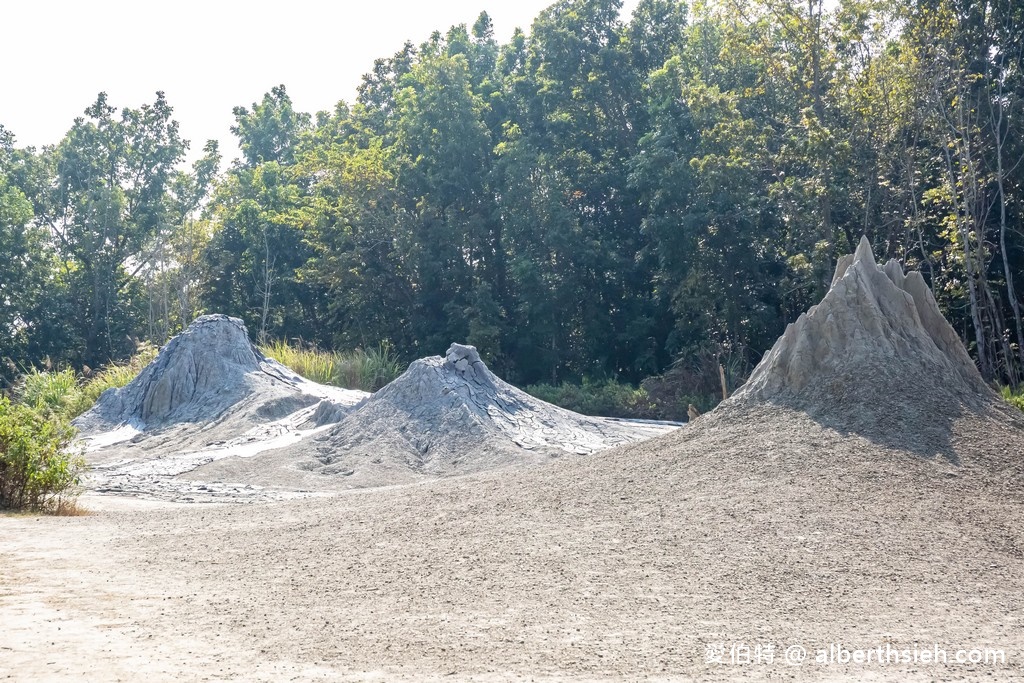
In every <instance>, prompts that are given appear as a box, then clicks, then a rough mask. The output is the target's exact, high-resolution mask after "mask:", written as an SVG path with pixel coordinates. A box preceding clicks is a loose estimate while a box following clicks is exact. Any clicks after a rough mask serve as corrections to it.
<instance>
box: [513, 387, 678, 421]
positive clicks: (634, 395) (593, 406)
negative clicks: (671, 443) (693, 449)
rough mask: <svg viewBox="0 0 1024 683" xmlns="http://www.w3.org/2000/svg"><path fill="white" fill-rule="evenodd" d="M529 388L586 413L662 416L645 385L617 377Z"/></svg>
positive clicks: (606, 415)
mask: <svg viewBox="0 0 1024 683" xmlns="http://www.w3.org/2000/svg"><path fill="white" fill-rule="evenodd" d="M526 391H527V393H529V394H531V395H533V396H535V397H537V398H539V399H540V400H542V401H547V402H548V403H553V404H554V405H556V406H560V407H562V408H566V409H568V410H573V411H575V412H577V413H582V414H584V415H601V416H604V417H626V418H637V419H648V420H653V419H662V417H663V416H662V413H661V411H660V410H659V408H658V406H657V405H656V404H655V403H654V401H652V400H651V397H650V396H648V395H647V392H646V391H645V390H644V389H638V388H636V387H633V386H630V385H629V384H621V383H619V382H617V381H615V380H608V381H604V382H593V381H590V380H584V381H583V384H569V383H567V382H563V383H562V384H559V385H551V384H533V385H530V386H528V387H526Z"/></svg>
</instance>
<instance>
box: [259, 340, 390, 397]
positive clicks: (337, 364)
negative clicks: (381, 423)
mask: <svg viewBox="0 0 1024 683" xmlns="http://www.w3.org/2000/svg"><path fill="white" fill-rule="evenodd" d="M260 351H262V352H263V354H264V355H265V356H268V357H270V358H273V359H274V360H276V361H277V362H278V363H281V364H282V365H285V366H287V367H289V368H291V369H292V370H294V371H295V372H297V373H298V374H300V375H302V376H303V377H305V378H306V379H308V380H311V381H313V382H317V383H318V384H331V385H334V386H338V387H343V388H345V389H360V390H362V391H377V390H378V389H380V388H381V387H383V386H384V385H385V384H387V383H388V382H390V381H391V380H393V379H395V378H396V377H398V376H399V375H400V374H402V370H403V367H402V362H401V361H400V360H399V359H398V356H397V355H395V352H394V350H393V349H392V348H391V345H390V344H388V343H387V342H382V343H381V344H379V345H378V346H377V348H376V349H370V350H369V351H363V350H362V349H356V350H355V351H349V352H339V351H322V350H320V349H317V348H307V347H303V346H301V345H293V344H289V343H288V342H286V341H280V340H279V341H274V342H270V343H268V344H264V345H263V346H261V347H260Z"/></svg>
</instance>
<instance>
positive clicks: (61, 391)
mask: <svg viewBox="0 0 1024 683" xmlns="http://www.w3.org/2000/svg"><path fill="white" fill-rule="evenodd" d="M156 354H157V349H156V347H153V346H150V345H142V346H140V347H139V349H138V351H137V352H136V353H135V355H133V356H132V357H131V358H130V359H129V360H128V361H126V362H124V363H111V364H109V365H107V366H106V367H105V368H103V369H102V370H100V371H98V372H93V371H90V372H89V374H90V376H88V377H82V376H80V375H79V374H78V373H76V372H75V371H74V370H73V369H72V368H63V369H59V370H39V369H37V368H33V369H32V370H30V371H29V372H27V373H25V375H24V376H23V377H22V378H21V381H20V382H19V384H18V386H17V387H16V388H15V392H14V393H15V399H16V400H17V402H18V403H19V404H21V405H24V406H27V407H29V408H31V409H33V410H35V411H37V412H39V413H40V414H43V415H46V416H49V417H52V418H54V419H57V420H65V421H70V420H73V419H74V418H76V417H78V416H79V415H81V414H82V413H84V412H85V411H87V410H89V408H91V407H92V406H93V405H94V404H95V403H96V401H97V400H98V399H99V397H100V395H101V394H102V393H103V392H104V391H106V390H107V389H119V388H121V387H123V386H125V385H126V384H128V383H129V382H131V381H132V380H133V379H135V378H136V377H137V376H138V374H139V373H140V372H142V369H143V368H145V367H146V365H148V364H149V362H150V361H152V360H153V359H154V358H155V357H156Z"/></svg>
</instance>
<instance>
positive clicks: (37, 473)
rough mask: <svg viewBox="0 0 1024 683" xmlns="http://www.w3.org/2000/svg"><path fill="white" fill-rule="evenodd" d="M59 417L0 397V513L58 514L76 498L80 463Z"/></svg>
mask: <svg viewBox="0 0 1024 683" xmlns="http://www.w3.org/2000/svg"><path fill="white" fill-rule="evenodd" d="M73 436H74V430H73V429H72V428H71V426H70V425H69V424H68V423H67V422H66V421H65V420H64V419H62V418H60V417H55V416H53V415H47V414H44V413H42V412H40V411H37V410H34V409H32V408H30V407H28V406H25V405H19V404H17V403H11V401H10V400H9V399H7V398H3V397H0V509H13V510H34V511H47V512H60V511H62V509H65V508H66V507H67V506H68V505H69V504H70V503H72V502H73V500H74V498H75V497H76V496H77V493H78V492H77V487H78V483H79V477H80V475H81V472H82V470H83V469H84V467H85V462H84V460H83V459H82V458H81V457H80V456H78V455H76V454H75V453H73V452H70V451H69V450H68V449H69V446H70V445H71V440H72V438H73Z"/></svg>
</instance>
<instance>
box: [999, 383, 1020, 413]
mask: <svg viewBox="0 0 1024 683" xmlns="http://www.w3.org/2000/svg"><path fill="white" fill-rule="evenodd" d="M1002 394H1003V398H1004V399H1006V402H1007V403H1009V404H1010V405H1011V406H1015V407H1016V408H1018V409H1019V410H1021V411H1024V388H1021V389H1018V390H1017V391H1016V392H1014V391H1013V389H1011V388H1010V387H1003V388H1002Z"/></svg>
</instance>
